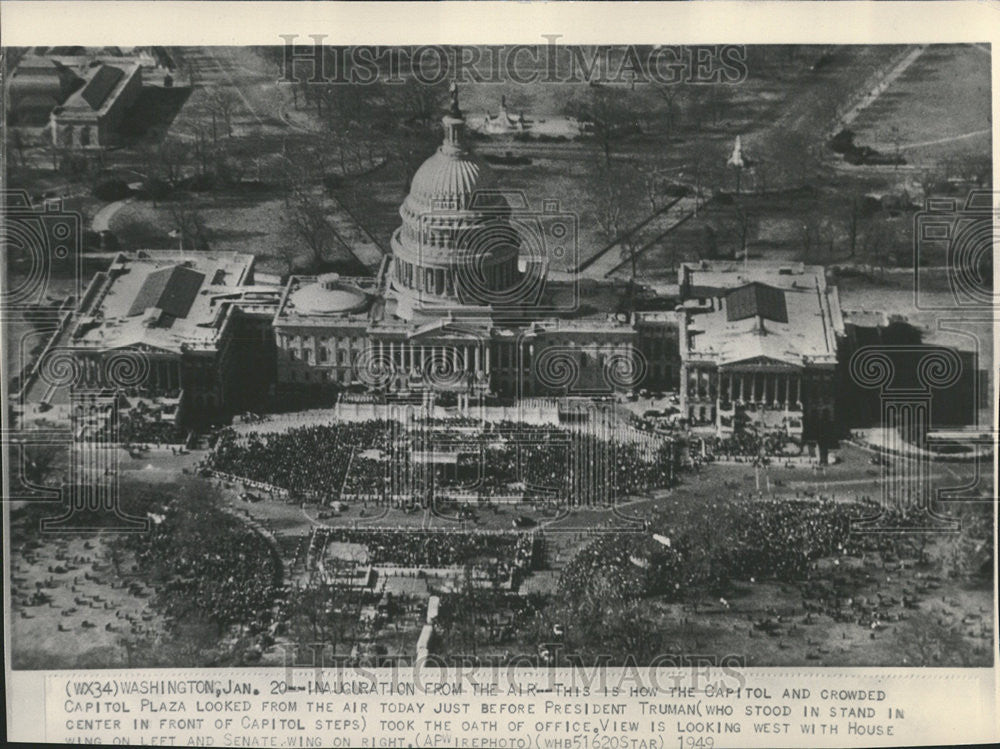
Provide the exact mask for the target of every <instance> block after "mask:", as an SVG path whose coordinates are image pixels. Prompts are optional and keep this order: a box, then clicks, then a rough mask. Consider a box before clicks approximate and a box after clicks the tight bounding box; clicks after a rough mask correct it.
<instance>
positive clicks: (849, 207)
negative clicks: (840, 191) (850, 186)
mask: <svg viewBox="0 0 1000 749" xmlns="http://www.w3.org/2000/svg"><path fill="white" fill-rule="evenodd" d="M864 204H865V197H864V195H862V194H861V193H860V192H858V191H854V192H852V193H850V194H849V195H848V196H847V197H846V198H845V199H844V205H843V208H842V210H841V219H842V223H843V227H844V233H845V234H846V236H847V256H848V257H852V258H853V257H854V254H855V253H856V252H857V250H858V237H859V235H860V233H861V221H862V218H863V217H864Z"/></svg>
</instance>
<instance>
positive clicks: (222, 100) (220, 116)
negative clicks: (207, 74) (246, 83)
mask: <svg viewBox="0 0 1000 749" xmlns="http://www.w3.org/2000/svg"><path fill="white" fill-rule="evenodd" d="M206 104H207V106H208V111H209V112H210V113H211V115H212V142H213V143H214V142H215V141H216V140H218V123H219V122H220V121H221V123H222V124H223V125H224V126H225V128H226V137H227V138H231V137H232V135H233V112H234V111H235V110H236V106H237V101H236V95H235V94H234V93H233V91H232V90H231V89H229V88H224V87H221V86H216V87H214V88H213V89H212V90H211V91H210V92H209V94H208V96H207V98H206Z"/></svg>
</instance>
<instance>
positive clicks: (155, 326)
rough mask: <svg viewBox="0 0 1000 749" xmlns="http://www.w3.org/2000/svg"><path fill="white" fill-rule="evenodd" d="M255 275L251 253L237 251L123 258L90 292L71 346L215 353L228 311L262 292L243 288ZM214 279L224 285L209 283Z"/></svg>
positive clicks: (169, 252)
mask: <svg viewBox="0 0 1000 749" xmlns="http://www.w3.org/2000/svg"><path fill="white" fill-rule="evenodd" d="M219 270H223V271H225V273H224V274H221V275H220V274H219V273H218V271H219ZM252 272H253V256H252V255H247V254H241V253H235V252H226V253H212V252H206V253H197V254H192V253H189V252H182V251H173V250H165V251H161V252H155V251H143V252H138V253H125V252H121V253H118V255H116V257H115V259H114V260H113V261H112V263H111V266H110V268H109V269H108V271H107V273H105V274H103V276H102V275H101V274H98V276H97V278H96V280H95V282H94V283H93V284H92V286H93V288H92V289H90V288H88V291H87V294H86V296H85V297H84V299H83V301H82V303H81V306H80V310H79V320H78V321H77V323H76V324H75V325H73V326H72V340H73V343H72V345H73V347H74V348H82V349H89V348H93V349H97V350H109V349H114V348H121V347H124V346H149V347H151V348H155V349H161V350H164V351H172V352H181V351H184V350H192V351H209V350H213V349H214V348H215V346H216V345H217V343H218V341H219V338H220V336H221V335H222V331H223V330H224V328H225V324H226V321H227V319H229V312H230V310H231V309H232V308H233V307H234V305H240V304H242V301H243V297H244V292H246V291H248V290H250V289H255V288H257V287H251V286H246V285H245V284H246V283H247V281H248V280H250V279H251V278H252ZM214 279H222V280H223V281H224V282H223V283H219V284H212V283H210V280H214ZM277 291H278V290H277V289H275V290H274V292H275V295H276V294H277ZM272 309H273V305H272Z"/></svg>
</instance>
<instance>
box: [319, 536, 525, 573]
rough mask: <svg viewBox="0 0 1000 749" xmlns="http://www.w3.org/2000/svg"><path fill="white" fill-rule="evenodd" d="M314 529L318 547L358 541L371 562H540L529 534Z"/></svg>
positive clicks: (404, 564) (420, 565)
mask: <svg viewBox="0 0 1000 749" xmlns="http://www.w3.org/2000/svg"><path fill="white" fill-rule="evenodd" d="M316 533H317V534H318V541H317V542H316V544H315V546H316V548H317V549H323V548H325V546H326V544H329V543H332V542H339V543H353V544H361V545H363V546H364V547H365V548H366V549H367V550H368V562H369V563H370V564H374V565H391V566H397V567H413V568H430V567H453V566H461V565H476V564H481V563H483V564H492V563H496V562H500V563H501V564H504V565H510V566H511V567H515V568H520V569H531V568H533V567H536V566H537V565H538V564H539V557H540V554H541V547H540V541H539V540H538V539H537V538H535V537H534V536H533V535H531V534H513V533H486V532H482V531H462V532H456V531H446V532H445V531H441V532H432V531H429V532H420V531H416V532H415V531H414V529H412V528H401V529H399V530H395V529H386V528H320V529H317V531H316ZM508 571H509V570H508Z"/></svg>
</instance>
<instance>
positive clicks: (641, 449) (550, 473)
mask: <svg viewBox="0 0 1000 749" xmlns="http://www.w3.org/2000/svg"><path fill="white" fill-rule="evenodd" d="M430 453H451V454H454V456H455V458H454V462H450V463H449V462H448V461H443V462H437V463H435V462H431V461H430V460H427V461H425V460H424V459H423V458H421V457H420V456H425V455H427V454H430ZM208 467H210V468H212V469H214V470H217V471H220V472H222V473H225V474H229V475H232V476H240V477H244V478H246V479H249V480H252V481H260V482H264V483H267V484H271V485H274V486H278V487H281V488H284V489H288V490H290V491H292V492H293V493H297V494H301V495H303V496H323V497H336V498H343V499H363V500H372V501H387V502H398V501H400V498H405V499H406V501H413V500H414V499H422V498H424V496H425V495H428V496H429V495H430V493H431V492H434V493H435V494H436V495H437V496H441V495H447V494H449V493H454V494H461V493H473V494H475V495H477V496H479V497H483V498H490V497H496V496H502V495H505V496H511V495H514V496H517V497H520V498H523V499H526V500H531V499H534V498H539V497H541V498H552V499H558V500H560V501H568V502H572V503H575V504H590V503H595V502H602V501H604V502H607V501H611V500H613V499H616V498H621V497H624V496H629V495H634V494H641V493H645V492H648V491H650V490H651V489H654V488H658V487H664V486H668V485H669V484H670V483H671V481H672V478H673V451H672V449H671V446H670V445H669V444H667V443H661V444H660V445H659V446H649V444H648V443H647V444H644V443H642V442H641V441H636V440H629V439H622V438H613V437H611V438H609V437H606V436H604V435H592V434H588V433H586V432H585V431H580V430H572V431H571V430H567V429H563V428H561V427H557V426H554V425H541V426H539V425H529V424H524V423H517V422H497V423H491V424H485V425H484V424H480V423H477V422H474V421H473V420H468V419H466V420H461V421H457V420H449V421H443V420H429V421H421V422H418V423H413V424H410V425H408V426H404V425H402V424H399V423H397V422H390V421H382V420H373V421H364V422H346V423H336V424H329V425H322V426H309V427H301V428H295V429H290V430H288V431H284V432H273V433H263V434H258V433H250V434H248V435H246V436H239V437H238V436H237V435H236V434H235V433H234V432H233V431H231V430H225V431H223V432H222V433H221V434H220V435H219V437H218V440H217V442H216V445H215V449H214V451H213V453H212V454H211V456H210V458H209V464H208Z"/></svg>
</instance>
